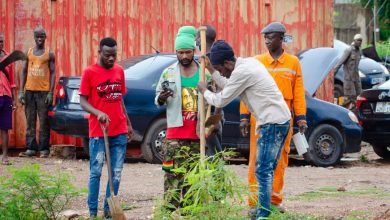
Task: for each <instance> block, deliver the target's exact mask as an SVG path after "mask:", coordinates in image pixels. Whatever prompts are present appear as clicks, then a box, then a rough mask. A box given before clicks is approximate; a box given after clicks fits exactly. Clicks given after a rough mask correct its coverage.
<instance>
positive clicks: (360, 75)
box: [359, 70, 366, 78]
mask: <svg viewBox="0 0 390 220" xmlns="http://www.w3.org/2000/svg"><path fill="white" fill-rule="evenodd" d="M359 77H360V78H363V77H366V75H364V73H362V71H360V70H359Z"/></svg>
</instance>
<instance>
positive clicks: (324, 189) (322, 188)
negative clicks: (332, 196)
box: [318, 186, 337, 192]
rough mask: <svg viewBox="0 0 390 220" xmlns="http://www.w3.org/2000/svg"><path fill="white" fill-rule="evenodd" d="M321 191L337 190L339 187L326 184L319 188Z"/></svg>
mask: <svg viewBox="0 0 390 220" xmlns="http://www.w3.org/2000/svg"><path fill="white" fill-rule="evenodd" d="M318 190H319V191H323V192H337V187H334V186H324V187H321V188H319V189H318Z"/></svg>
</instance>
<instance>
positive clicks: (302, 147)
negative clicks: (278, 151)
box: [293, 132, 309, 155]
mask: <svg viewBox="0 0 390 220" xmlns="http://www.w3.org/2000/svg"><path fill="white" fill-rule="evenodd" d="M293 141H294V145H295V147H296V149H297V151H298V154H299V155H303V154H304V153H306V152H307V149H308V148H309V144H308V143H307V140H306V137H305V135H304V134H301V132H298V133H296V134H294V135H293Z"/></svg>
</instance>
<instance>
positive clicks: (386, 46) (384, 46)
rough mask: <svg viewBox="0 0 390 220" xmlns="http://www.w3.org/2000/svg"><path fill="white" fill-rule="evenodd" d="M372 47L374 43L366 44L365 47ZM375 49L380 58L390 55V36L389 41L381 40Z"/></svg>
mask: <svg viewBox="0 0 390 220" xmlns="http://www.w3.org/2000/svg"><path fill="white" fill-rule="evenodd" d="M366 47H372V44H366V45H364V46H363V48H366ZM375 50H376V52H377V53H378V56H379V57H380V58H383V57H384V56H390V38H389V40H388V41H379V42H377V43H376V44H375Z"/></svg>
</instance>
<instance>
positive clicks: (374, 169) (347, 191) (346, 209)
mask: <svg viewBox="0 0 390 220" xmlns="http://www.w3.org/2000/svg"><path fill="white" fill-rule="evenodd" d="M362 155H363V156H362ZM351 158H352V159H351ZM10 159H11V161H12V162H13V164H14V165H15V166H23V165H25V164H29V163H38V164H41V168H42V170H44V171H48V172H51V173H55V172H58V171H67V172H70V173H71V174H73V176H74V177H75V178H74V180H73V183H74V184H75V185H76V186H77V187H80V188H87V184H88V175H89V163H88V160H85V159H77V160H61V159H56V158H48V159H41V158H17V157H12V158H10ZM229 168H231V169H233V170H234V171H235V172H236V173H237V175H239V176H240V177H242V178H243V179H244V180H245V181H246V178H247V168H248V166H247V165H246V162H245V161H243V160H234V161H231V165H229ZM0 175H7V174H6V166H0ZM106 181H107V175H106V173H105V172H104V174H103V176H102V181H101V187H100V189H101V190H100V192H101V193H100V197H99V200H100V204H99V205H100V207H102V201H103V198H104V193H105V189H106ZM285 184H286V185H285V189H284V195H285V203H284V204H285V206H286V208H287V210H288V211H289V212H290V213H303V214H310V215H315V216H320V217H323V218H324V219H374V218H376V219H386V218H387V217H389V218H390V216H389V215H388V214H386V211H387V210H388V209H390V162H388V161H384V160H382V159H380V158H379V157H378V156H376V155H375V154H374V153H373V151H372V148H371V147H370V146H369V145H363V148H362V151H361V152H360V153H359V154H354V155H350V158H349V159H347V160H346V161H342V162H341V163H340V164H339V165H337V166H335V167H328V168H321V167H314V166H311V165H308V164H306V163H305V162H303V161H299V160H290V166H289V167H288V168H287V170H286V176H285ZM162 192H163V171H162V170H161V166H160V165H156V164H148V163H144V162H142V161H139V160H138V161H134V160H129V161H127V162H126V164H125V165H124V170H123V175H122V181H121V187H120V195H119V197H120V199H121V201H122V203H123V204H124V205H125V207H126V209H127V210H126V215H127V217H128V218H129V219H148V217H150V215H151V214H152V212H153V205H154V204H155V200H156V199H158V198H160V197H161V195H162ZM86 198H87V195H82V196H80V197H79V198H78V199H77V201H75V202H74V203H73V204H74V205H73V207H72V208H73V209H74V210H76V211H77V212H79V213H80V214H81V215H83V216H85V217H87V216H88V209H87V204H86ZM388 213H390V212H388Z"/></svg>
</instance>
